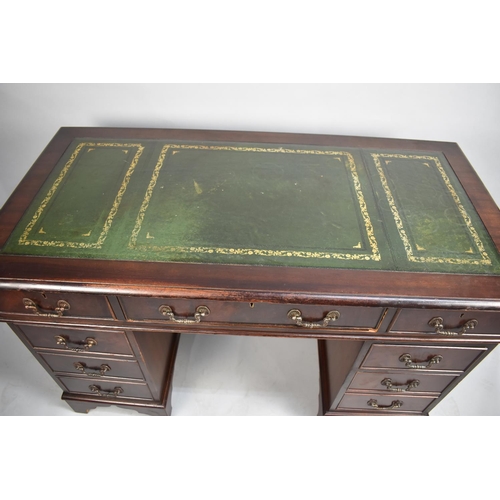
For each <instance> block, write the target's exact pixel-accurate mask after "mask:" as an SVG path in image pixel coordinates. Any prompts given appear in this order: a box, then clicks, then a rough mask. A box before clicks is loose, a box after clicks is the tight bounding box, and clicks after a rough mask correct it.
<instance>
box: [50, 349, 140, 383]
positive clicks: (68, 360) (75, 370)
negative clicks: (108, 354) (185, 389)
mask: <svg viewBox="0 0 500 500" xmlns="http://www.w3.org/2000/svg"><path fill="white" fill-rule="evenodd" d="M40 356H41V357H42V358H43V360H44V361H45V362H46V363H47V364H48V365H49V366H50V368H51V369H52V370H53V371H54V372H59V373H70V374H74V375H88V376H89V377H91V378H92V379H94V378H95V379H98V378H102V377H124V378H132V379H138V380H143V374H142V371H141V369H140V367H139V364H138V363H137V361H132V360H127V359H116V358H104V357H99V358H96V357H91V356H68V355H64V354H50V353H41V354H40Z"/></svg>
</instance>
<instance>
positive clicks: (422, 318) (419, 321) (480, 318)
mask: <svg viewBox="0 0 500 500" xmlns="http://www.w3.org/2000/svg"><path fill="white" fill-rule="evenodd" d="M438 317H440V318H442V319H443V322H442V323H443V326H444V330H445V331H453V332H457V333H459V332H462V331H464V329H463V327H464V325H465V324H466V323H467V322H469V321H471V320H476V321H477V324H476V326H475V327H474V328H473V329H469V328H467V329H465V331H464V336H466V337H467V336H469V335H480V334H485V333H493V334H499V333H500V312H487V311H450V310H446V309H427V310H425V311H419V310H416V309H404V310H402V311H401V313H400V314H399V315H398V317H397V319H396V321H395V322H394V324H393V325H392V326H391V329H390V331H391V332H405V333H406V332H423V333H429V334H431V335H433V334H435V332H436V329H435V327H434V326H432V325H429V321H430V320H431V319H434V318H438Z"/></svg>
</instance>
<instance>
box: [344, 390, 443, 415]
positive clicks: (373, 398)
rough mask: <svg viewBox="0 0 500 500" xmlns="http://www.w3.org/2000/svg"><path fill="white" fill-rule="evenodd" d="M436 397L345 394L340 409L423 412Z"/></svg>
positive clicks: (367, 393)
mask: <svg viewBox="0 0 500 500" xmlns="http://www.w3.org/2000/svg"><path fill="white" fill-rule="evenodd" d="M435 399H436V398H434V397H430V396H418V397H417V396H413V397H410V396H401V395H399V394H388V395H380V394H377V393H369V392H366V393H363V394H345V395H344V397H343V398H342V400H341V401H340V403H339V406H338V408H339V409H350V410H354V409H356V410H367V411H373V412H391V413H393V412H394V413H401V412H408V411H415V412H422V411H423V410H425V409H426V408H427V407H428V406H429V405H430V404H431V403H432V402H433V401H434V400H435Z"/></svg>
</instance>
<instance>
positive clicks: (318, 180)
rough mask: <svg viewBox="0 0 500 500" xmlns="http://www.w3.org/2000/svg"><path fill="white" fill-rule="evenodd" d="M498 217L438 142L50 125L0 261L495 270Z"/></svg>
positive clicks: (463, 163)
mask: <svg viewBox="0 0 500 500" xmlns="http://www.w3.org/2000/svg"><path fill="white" fill-rule="evenodd" d="M498 221H499V218H498V209H497V208H496V206H495V204H494V202H493V200H491V197H489V195H488V193H487V191H486V190H485V189H484V187H483V186H482V184H481V183H480V181H479V179H478V178H477V176H476V175H475V173H474V171H473V170H472V167H470V165H469V164H468V162H467V160H466V159H465V157H464V156H463V154H462V153H461V151H460V149H459V148H458V146H456V145H455V144H452V143H437V142H422V141H404V140H384V139H369V138H352V137H337V136H300V135H290V134H257V133H235V132H233V133H230V132H226V133H223V132H208V131H169V130H147V129H115V130H112V129H86V128H80V129H74V128H65V129H61V130H60V131H59V132H58V134H57V135H56V136H55V138H54V139H53V141H52V142H51V143H50V144H49V146H48V147H47V149H46V150H45V152H44V153H43V154H42V155H41V157H40V158H39V160H38V161H37V163H35V165H34V166H33V168H32V170H31V171H30V173H29V174H28V175H27V177H26V178H25V179H24V181H23V182H22V183H21V185H20V186H19V187H18V189H17V190H16V192H15V193H14V195H13V196H12V197H11V199H9V201H8V202H7V203H6V205H5V207H4V209H3V211H2V213H1V215H0V230H1V232H0V248H1V250H0V258H1V259H2V260H1V261H0V262H5V263H7V261H9V262H10V263H11V267H12V265H14V266H16V265H17V266H18V267H19V266H21V263H22V262H24V263H25V264H26V265H32V264H33V263H34V262H39V263H43V266H46V265H49V267H50V263H52V265H55V266H56V267H57V265H56V264H54V262H55V260H54V258H58V259H56V260H57V261H59V262H61V261H60V259H63V260H64V262H66V263H67V267H72V268H73V269H76V268H77V267H78V265H79V264H78V263H82V266H83V267H85V268H86V269H87V271H88V269H89V268H91V267H94V268H95V267H96V266H97V267H99V266H100V265H105V263H106V262H107V265H108V271H107V272H108V273H112V271H110V269H109V268H110V265H111V267H115V268H116V270H118V269H120V268H121V269H123V266H124V265H125V266H128V268H129V269H131V266H132V267H134V266H135V269H139V268H138V267H137V266H140V265H143V269H144V270H145V271H146V274H145V275H144V279H146V280H147V276H146V275H147V274H148V273H150V271H151V270H152V269H153V267H151V265H153V264H155V266H161V264H173V265H177V264H180V265H182V264H183V263H184V264H189V265H191V264H198V265H199V264H202V265H204V266H203V267H204V268H208V267H209V265H221V266H222V267H223V268H224V269H226V270H227V271H225V272H227V274H228V275H231V274H232V275H233V277H234V276H235V273H236V275H238V273H239V272H240V270H241V269H243V268H246V271H244V272H243V271H242V273H240V274H239V278H238V280H239V281H240V282H241V280H243V279H245V278H244V276H245V275H246V273H248V272H249V270H248V268H251V269H254V270H256V269H260V270H259V271H258V272H257V273H263V272H264V273H265V271H263V269H269V267H271V268H272V270H273V272H274V271H275V270H276V268H279V267H281V268H285V269H288V268H294V269H296V271H294V272H295V273H298V274H297V276H299V275H300V276H302V278H300V279H301V280H302V281H304V280H305V279H306V275H307V273H309V272H311V271H312V269H315V270H314V271H312V272H315V273H317V272H318V269H319V270H322V271H323V272H327V273H329V272H332V271H335V270H340V269H343V270H358V271H359V270H366V271H369V270H373V271H389V272H391V276H394V271H397V272H399V273H412V275H413V273H423V275H429V274H435V273H439V274H445V275H450V276H449V279H452V276H459V275H460V276H464V275H469V276H470V275H475V276H483V277H486V276H488V277H495V276H498V275H499V274H500V254H499V251H498V246H499V239H500V238H499V234H498V226H499V225H500V224H499V222H498ZM36 259H39V260H38V261H37V260H36ZM69 262H71V264H68V263H69ZM84 262H85V263H86V264H83V263H84ZM92 262H94V265H93V264H92ZM148 264H149V265H150V267H148V268H146V267H144V266H146V265H148ZM207 265H208V266H207ZM83 267H82V269H83ZM177 267H178V266H177ZM304 268H307V269H304ZM0 269H1V264H0ZM155 269H164V270H167V269H169V270H171V269H173V268H172V267H170V268H167V267H163V268H161V267H155ZM179 269H181V268H179ZM184 269H185V270H187V268H186V267H184ZM197 269H198V270H199V269H200V267H199V266H198V267H197ZM47 272H50V271H49V270H48V269H47ZM117 272H118V271H116V273H117ZM204 272H205V271H203V272H202V274H203V273H204ZM211 272H213V268H212V271H211ZM278 272H280V271H278ZM281 272H284V271H281ZM399 273H397V274H399ZM4 274H5V273H4ZM21 274H22V273H21ZM77 274H81V271H80V272H79V273H77ZM91 274H92V273H90V275H91ZM153 274H154V273H153ZM209 274H210V273H209ZM383 274H384V275H386V273H383ZM90 275H89V277H90ZM358 275H359V273H358ZM330 276H332V277H333V276H334V275H332V274H331V275H330ZM339 276H340V275H339ZM2 277H3V276H2ZM12 277H14V276H12ZM18 277H19V278H21V276H20V275H18ZM25 277H26V278H27V277H28V276H27V274H26V273H25ZM68 278H69V279H75V276H69V275H68ZM122 279H123V278H122V277H121V276H118V274H116V279H114V280H111V281H114V282H115V283H118V281H120V280H122ZM419 279H423V278H422V277H421V278H419ZM153 281H154V280H153ZM166 282H168V278H167V280H166ZM267 282H268V281H267ZM495 283H498V280H495ZM194 284H195V283H194V282H193V285H194ZM268 284H269V282H268ZM240 285H241V283H240ZM199 286H202V285H201V282H200V283H199ZM494 288H495V292H493V298H497V295H496V294H497V293H498V285H495V287H494ZM489 296H491V292H490V295H489Z"/></svg>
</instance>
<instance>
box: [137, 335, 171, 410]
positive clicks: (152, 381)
mask: <svg viewBox="0 0 500 500" xmlns="http://www.w3.org/2000/svg"><path fill="white" fill-rule="evenodd" d="M128 335H129V338H130V340H131V344H132V347H133V348H134V350H135V351H136V356H137V359H138V360H139V363H140V364H141V366H142V370H143V372H144V374H145V376H146V380H147V382H148V385H149V388H150V390H151V393H152V395H153V398H154V399H156V400H161V399H162V398H165V399H166V400H168V403H167V404H169V401H170V397H171V391H172V378H173V374H174V366H175V357H176V354H177V346H178V343H179V339H180V335H179V334H178V333H170V332H169V333H167V332H162V333H158V332H150V331H145V332H135V331H134V332H128ZM165 394H166V396H164V395H165Z"/></svg>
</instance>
